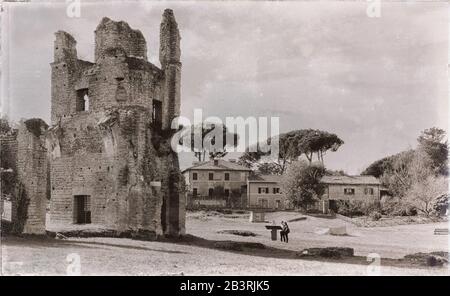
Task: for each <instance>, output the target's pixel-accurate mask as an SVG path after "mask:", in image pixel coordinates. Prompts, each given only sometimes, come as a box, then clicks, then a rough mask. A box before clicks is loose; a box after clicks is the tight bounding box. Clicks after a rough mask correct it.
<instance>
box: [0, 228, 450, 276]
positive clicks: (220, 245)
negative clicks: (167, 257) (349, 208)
mask: <svg viewBox="0 0 450 296" xmlns="http://www.w3.org/2000/svg"><path fill="white" fill-rule="evenodd" d="M101 236H102V237H104V235H101ZM91 237H96V236H95V235H92V236H91ZM134 240H140V241H157V242H161V243H168V244H177V245H186V246H193V247H200V248H208V249H215V250H219V251H224V252H231V253H235V254H241V255H247V256H259V257H266V258H278V259H292V260H313V261H320V262H334V263H346V264H357V265H364V266H368V265H369V264H371V263H372V262H373V261H372V260H368V259H367V257H364V256H353V255H348V254H339V253H337V252H329V250H325V249H339V248H314V250H316V251H317V250H319V251H320V250H321V249H324V251H326V252H319V254H317V253H315V254H314V255H312V253H309V254H311V255H305V254H304V253H303V252H302V251H293V250H286V249H280V248H274V247H269V246H267V245H264V244H262V243H256V242H242V241H230V240H225V241H222V240H208V239H205V238H202V237H197V236H193V235H189V234H188V235H185V236H180V237H172V238H170V237H158V238H156V239H143V238H134ZM2 242H3V243H5V244H10V245H21V244H23V245H27V246H31V247H35V248H65V247H66V248H73V247H83V248H105V247H113V248H123V249H129V250H141V251H154V252H161V253H168V254H189V253H188V252H184V251H176V250H167V249H157V248H149V247H144V246H130V245H124V244H113V243H105V242H93V241H78V240H71V239H70V237H67V238H65V239H56V238H54V237H51V236H35V235H21V236H12V235H7V236H3V237H2ZM347 249H348V248H347ZM310 250H312V249H310ZM351 253H352V254H353V251H352V252H351ZM439 253H445V252H439ZM435 256H437V258H438V261H436V260H435V258H434V257H435ZM430 260H431V261H430ZM439 260H441V261H439ZM447 261H448V253H446V254H443V255H442V254H438V255H436V254H435V253H430V254H422V253H421V256H416V254H414V255H409V257H408V256H406V257H405V258H401V259H392V258H381V262H380V264H381V265H383V266H392V267H401V268H430V267H433V268H442V266H443V265H444V266H445V265H446V264H447Z"/></svg>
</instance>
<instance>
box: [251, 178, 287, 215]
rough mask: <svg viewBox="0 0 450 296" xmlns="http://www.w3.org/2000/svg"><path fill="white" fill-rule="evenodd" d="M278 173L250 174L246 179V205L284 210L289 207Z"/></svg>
mask: <svg viewBox="0 0 450 296" xmlns="http://www.w3.org/2000/svg"><path fill="white" fill-rule="evenodd" d="M282 179H283V176H280V175H252V176H250V177H249V178H248V180H247V207H248V208H262V209H274V210H284V209H289V208H291V205H290V203H289V200H288V199H287V198H286V195H285V194H283V192H282V188H281V187H282V186H281V181H282Z"/></svg>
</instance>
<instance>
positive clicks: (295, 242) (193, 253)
mask: <svg viewBox="0 0 450 296" xmlns="http://www.w3.org/2000/svg"><path fill="white" fill-rule="evenodd" d="M298 217H299V214H297V213H293V212H276V213H271V214H268V215H267V217H266V218H267V220H269V221H275V222H276V223H279V222H280V221H281V220H292V219H296V218H298ZM264 225H265V224H264V223H250V222H248V216H246V215H242V214H231V215H223V214H220V213H217V212H190V213H188V216H187V221H186V229H187V232H188V233H189V234H190V236H189V239H186V240H183V241H165V242H163V241H158V242H154V241H139V240H132V239H124V238H69V239H65V240H55V239H50V238H19V237H3V238H2V272H3V274H43V275H49V274H66V273H67V271H68V270H69V271H70V270H72V271H73V269H71V267H70V266H71V263H70V262H69V261H70V260H69V261H68V259H70V258H74V256H75V258H76V257H77V258H79V259H80V267H81V271H80V272H81V274H83V275H94V274H95V275H99V274H101V275H334V274H336V275H364V274H373V273H374V272H377V269H376V268H375V269H374V268H373V265H370V266H369V262H367V259H366V256H367V255H368V254H369V253H377V254H379V255H380V256H381V257H382V259H381V265H380V269H379V272H380V274H382V275H397V274H398V275H400V274H401V275H406V274H408V275H428V274H430V275H445V274H447V275H448V274H449V272H448V269H446V268H437V267H422V266H418V265H410V264H404V263H400V262H398V261H397V260H396V258H401V257H403V256H404V255H406V254H411V253H416V252H431V251H448V236H445V235H444V236H435V235H433V230H434V228H437V227H448V225H447V224H446V223H444V224H442V223H441V224H436V223H435V224H419V225H401V226H389V227H377V228H359V227H356V226H354V225H352V224H349V223H347V222H344V221H342V220H339V219H326V218H316V217H311V216H308V217H307V218H306V220H301V221H296V222H290V223H289V225H290V228H291V233H290V241H289V243H288V244H286V243H282V242H280V241H271V240H270V235H269V231H267V230H266V229H265V227H264ZM344 225H345V226H346V227H347V230H348V233H349V235H348V236H332V235H328V234H320V233H323V230H324V229H326V228H328V227H334V226H344ZM224 230H240V231H247V232H252V233H254V234H255V236H245V237H244V236H239V235H235V234H229V233H226V232H225V233H224V232H223V231H224ZM217 241H234V242H253V243H260V244H264V245H265V248H264V249H259V248H256V249H252V248H244V249H242V250H240V251H233V250H222V249H219V248H217V247H216V243H217ZM326 246H345V247H352V248H354V249H355V255H356V256H357V257H354V258H348V259H335V260H331V259H299V258H298V257H297V253H298V252H299V251H301V250H303V249H304V248H309V247H326ZM71 254H76V255H71ZM68 256H69V258H68ZM389 258H391V259H389Z"/></svg>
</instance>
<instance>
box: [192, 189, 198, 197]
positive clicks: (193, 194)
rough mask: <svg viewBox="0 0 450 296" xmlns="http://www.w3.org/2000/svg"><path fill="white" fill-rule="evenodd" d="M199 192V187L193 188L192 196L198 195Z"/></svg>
mask: <svg viewBox="0 0 450 296" xmlns="http://www.w3.org/2000/svg"><path fill="white" fill-rule="evenodd" d="M197 194H198V189H197V188H194V189H192V196H193V197H197Z"/></svg>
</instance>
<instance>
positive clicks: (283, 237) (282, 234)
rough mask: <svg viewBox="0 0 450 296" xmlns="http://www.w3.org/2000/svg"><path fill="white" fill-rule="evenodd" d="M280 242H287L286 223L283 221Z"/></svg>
mask: <svg viewBox="0 0 450 296" xmlns="http://www.w3.org/2000/svg"><path fill="white" fill-rule="evenodd" d="M280 240H281V241H282V242H284V241H286V235H285V233H284V221H281V230H280Z"/></svg>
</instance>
